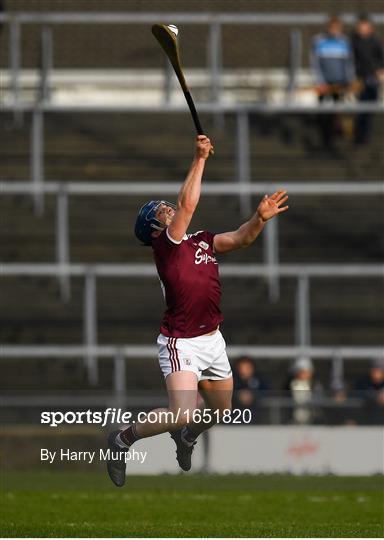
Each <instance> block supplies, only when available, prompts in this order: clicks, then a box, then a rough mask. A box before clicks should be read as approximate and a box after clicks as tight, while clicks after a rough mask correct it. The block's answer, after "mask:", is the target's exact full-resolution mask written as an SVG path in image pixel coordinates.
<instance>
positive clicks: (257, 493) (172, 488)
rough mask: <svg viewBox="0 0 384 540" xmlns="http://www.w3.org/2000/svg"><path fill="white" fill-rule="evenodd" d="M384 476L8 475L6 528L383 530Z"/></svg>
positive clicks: (323, 533) (23, 532)
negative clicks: (118, 479)
mask: <svg viewBox="0 0 384 540" xmlns="http://www.w3.org/2000/svg"><path fill="white" fill-rule="evenodd" d="M383 503H384V500H383V478H382V477H373V478H335V477H331V476H330V477H309V476H308V477H292V476H235V475H229V476H199V475H180V476H157V477H129V476H128V477H127V483H126V486H125V487H124V488H122V489H118V488H115V487H114V486H112V485H111V483H110V481H109V479H107V477H106V475H100V474H96V473H89V474H88V473H87V474H85V473H79V474H76V473H75V474H74V473H71V474H68V473H63V472H39V473H37V472H35V473H12V474H11V473H7V474H4V473H3V474H2V493H1V505H0V507H1V510H2V512H1V514H2V518H1V520H2V521H1V528H0V531H1V533H2V536H6V537H15V536H24V537H25V536H29V537H62V536H68V537H82V536H83V537H84V536H96V537H127V536H128V537H129V536H135V537H162V536H165V537H167V536H168V537H207V536H214V537H228V536H234V537H239V536H242V537H266V536H269V537H274V536H280V537H284V536H285V537H289V536H291V537H297V536H302V537H305V536H314V537H316V536H320V537H343V536H344V537H346V536H347V537H348V536H351V537H359V536H365V537H367V536H368V537H382V536H384V510H383Z"/></svg>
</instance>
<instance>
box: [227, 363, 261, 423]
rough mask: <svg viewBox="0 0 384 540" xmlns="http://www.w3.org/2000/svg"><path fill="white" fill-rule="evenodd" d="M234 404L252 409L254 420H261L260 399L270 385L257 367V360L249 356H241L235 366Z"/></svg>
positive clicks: (236, 406)
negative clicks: (258, 409)
mask: <svg viewBox="0 0 384 540" xmlns="http://www.w3.org/2000/svg"><path fill="white" fill-rule="evenodd" d="M233 386H234V395H233V405H234V407H235V408H238V409H250V410H251V411H252V420H253V422H257V421H259V419H260V418H259V411H257V408H258V406H257V405H258V403H257V402H258V400H259V398H260V397H261V396H262V395H263V392H265V391H266V390H268V389H269V385H268V383H267V381H266V379H265V378H264V376H262V375H261V374H260V373H259V372H258V371H257V368H256V363H255V361H254V360H253V359H252V358H250V357H248V356H240V357H239V358H238V359H237V360H236V362H235V365H234V367H233Z"/></svg>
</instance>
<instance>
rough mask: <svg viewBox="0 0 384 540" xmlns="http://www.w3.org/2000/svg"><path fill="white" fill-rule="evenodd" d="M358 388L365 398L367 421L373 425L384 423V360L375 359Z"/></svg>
mask: <svg viewBox="0 0 384 540" xmlns="http://www.w3.org/2000/svg"><path fill="white" fill-rule="evenodd" d="M358 390H359V392H360V394H361V395H362V397H363V398H364V400H365V413H366V421H365V422H364V423H367V424H372V425H377V424H379V425H382V424H384V361H383V360H375V361H373V362H372V363H371V364H370V366H369V371H368V373H367V375H366V376H365V377H364V378H363V379H362V380H361V381H360V382H359V384H358Z"/></svg>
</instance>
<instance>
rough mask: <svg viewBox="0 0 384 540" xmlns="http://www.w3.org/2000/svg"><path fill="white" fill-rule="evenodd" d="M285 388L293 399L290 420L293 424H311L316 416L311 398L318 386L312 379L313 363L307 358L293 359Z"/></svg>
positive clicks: (315, 393) (316, 392) (317, 390)
mask: <svg viewBox="0 0 384 540" xmlns="http://www.w3.org/2000/svg"><path fill="white" fill-rule="evenodd" d="M287 390H288V392H289V395H290V397H291V399H292V400H293V407H292V416H291V420H292V421H293V422H294V423H295V424H311V423H312V422H313V421H314V420H315V418H316V417H317V411H316V409H315V408H314V407H313V405H312V400H313V398H314V396H315V395H317V394H318V392H319V390H320V387H319V385H318V384H317V383H316V382H315V381H314V369H313V364H312V362H311V360H310V359H309V358H304V357H303V358H298V359H297V360H296V361H295V363H294V364H293V367H292V369H291V376H290V378H289V380H288V384H287Z"/></svg>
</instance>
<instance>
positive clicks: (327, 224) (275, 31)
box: [0, 0, 384, 421]
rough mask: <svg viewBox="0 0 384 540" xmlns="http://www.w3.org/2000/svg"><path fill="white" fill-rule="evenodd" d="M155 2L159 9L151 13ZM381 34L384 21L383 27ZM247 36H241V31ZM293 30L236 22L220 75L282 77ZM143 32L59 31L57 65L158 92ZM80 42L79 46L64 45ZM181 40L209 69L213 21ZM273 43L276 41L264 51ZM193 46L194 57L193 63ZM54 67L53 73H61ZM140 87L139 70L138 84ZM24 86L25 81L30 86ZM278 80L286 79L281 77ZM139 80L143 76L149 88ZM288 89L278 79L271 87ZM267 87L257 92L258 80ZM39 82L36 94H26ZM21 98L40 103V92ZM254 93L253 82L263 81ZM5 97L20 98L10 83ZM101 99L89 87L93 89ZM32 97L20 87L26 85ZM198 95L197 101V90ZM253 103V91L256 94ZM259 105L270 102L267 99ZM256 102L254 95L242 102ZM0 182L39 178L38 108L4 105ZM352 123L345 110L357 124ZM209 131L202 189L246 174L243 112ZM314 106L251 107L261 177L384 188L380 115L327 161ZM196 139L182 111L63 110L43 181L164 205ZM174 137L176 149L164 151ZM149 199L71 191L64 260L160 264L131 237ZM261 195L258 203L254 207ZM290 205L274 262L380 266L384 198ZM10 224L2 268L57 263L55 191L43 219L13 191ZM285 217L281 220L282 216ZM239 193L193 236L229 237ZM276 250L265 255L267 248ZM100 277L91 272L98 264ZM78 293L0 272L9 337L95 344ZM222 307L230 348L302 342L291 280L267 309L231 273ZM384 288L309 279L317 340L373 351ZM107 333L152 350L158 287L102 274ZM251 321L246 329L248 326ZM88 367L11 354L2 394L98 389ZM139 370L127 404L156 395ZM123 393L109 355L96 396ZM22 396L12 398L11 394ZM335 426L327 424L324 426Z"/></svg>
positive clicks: (318, 199) (1, 39)
mask: <svg viewBox="0 0 384 540" xmlns="http://www.w3.org/2000/svg"><path fill="white" fill-rule="evenodd" d="M154 5H155V2H151V7H152V9H154V8H153V6H154ZM331 5H332V2H328V1H324V0H322V1H313V2H311V11H312V12H314V13H316V12H321V13H324V12H327V10H328V9H329V8H330V7H331ZM5 7H6V9H8V10H11V11H12V12H19V11H20V12H21V11H29V12H31V11H34V12H43V11H47V10H49V11H72V10H73V11H85V10H90V11H92V10H94V11H95V12H97V11H98V10H100V9H102V10H103V11H127V10H129V11H132V12H137V13H138V12H140V11H142V12H145V11H146V2H122V1H119V0H118V1H113V2H112V1H103V2H100V1H96V0H90V1H87V2H84V1H82V0H81V1H76V2H74V1H71V0H70V1H66V2H60V1H58V2H56V3H55V9H54V10H53V9H52V5H51V3H50V2H44V1H33V0H32V1H28V2H27V1H22V0H20V1H19V0H13V1H12V2H11V1H9V2H6V3H5ZM359 8H360V2H358V1H353V0H352V1H348V2H344V1H340V2H339V11H340V12H344V11H345V12H348V13H351V12H357V11H358V9H359ZM175 9H177V11H185V12H188V11H191V4H190V3H188V2H184V1H178V2H174V1H165V2H164V1H163V2H160V1H159V2H158V5H157V6H156V11H159V12H160V11H166V12H170V11H174V10H175ZM205 9H206V10H207V11H220V12H221V13H225V12H233V11H236V12H244V13H245V12H247V10H248V9H249V4H248V2H245V1H238V2H235V1H233V0H230V1H229V0H228V1H225V0H220V2H209V1H208V2H206V3H205ZM365 9H367V10H371V11H372V12H378V13H379V12H380V2H378V1H376V0H370V1H369V2H367V6H366V7H365ZM271 11H274V12H279V11H284V12H286V13H291V14H295V13H297V12H299V11H302V2H298V1H284V2H282V1H276V2H274V3H273V10H272V8H271V3H270V2H266V1H260V2H258V12H260V13H270V12H271ZM380 28H382V27H380ZM319 29H320V25H319V26H318V27H317V26H316V25H311V26H308V27H302V28H301V31H302V39H303V51H304V53H303V56H302V60H303V69H304V70H305V69H307V67H308V66H307V63H308V59H307V56H308V55H307V54H305V51H307V49H308V48H309V43H310V39H311V37H312V36H313V34H314V33H316V32H317V31H318V30H319ZM240 30H241V32H240ZM290 30H291V28H290V26H288V25H278V24H274V25H265V26H264V25H263V26H258V27H257V31H255V27H253V26H244V27H241V29H240V28H239V27H237V26H233V25H228V26H226V27H225V28H223V34H222V38H223V43H224V49H223V68H224V69H225V70H229V71H231V70H234V71H236V70H237V69H239V68H241V69H256V70H261V73H267V74H268V73H269V72H271V71H272V70H283V71H284V72H285V71H286V70H287V67H288V63H289V59H288V53H287V51H288V48H287V44H288V43H289V39H290ZM40 31H41V25H38V24H37V25H26V26H25V28H23V34H22V35H23V39H22V49H21V58H22V65H23V69H36V68H37V67H38V66H39V65H40V57H39V55H40ZM8 32H9V29H8V26H6V25H5V27H4V28H3V32H2V33H1V34H0V66H1V69H3V70H4V69H5V68H6V67H7V65H8V55H9V52H10V51H9V50H8V39H9V33H8ZM143 32H144V25H141V26H139V27H136V26H132V25H131V26H129V32H127V26H126V25H123V24H122V25H114V26H113V32H111V28H110V26H108V25H92V24H76V25H71V24H68V25H56V26H54V30H53V42H54V48H53V50H54V69H55V70H72V76H73V73H75V72H77V73H78V75H79V77H80V78H81V77H84V71H85V70H102V73H104V76H105V73H106V71H105V70H106V69H116V70H119V71H121V70H128V71H130V72H132V71H134V72H137V73H139V74H140V70H142V71H143V72H144V71H148V70H155V69H156V70H158V71H159V74H160V77H159V78H158V81H160V82H159V83H158V87H159V88H158V91H159V92H160V90H161V88H162V87H161V84H162V83H161V81H162V73H163V71H162V70H159V69H158V67H159V65H161V66H162V65H163V64H164V61H163V59H162V57H161V52H160V51H159V50H158V48H157V47H156V45H155V44H154V43H152V41H151V39H149V38H148V36H147V35H145V38H144V36H143ZM69 36H70V39H69V38H68V37H69ZM183 40H184V41H183V42H184V43H190V44H191V45H190V46H188V47H185V48H183V59H184V64H185V66H186V67H187V68H190V69H201V68H204V67H205V65H206V56H207V54H206V42H207V40H208V30H207V27H205V26H201V27H200V26H196V25H193V24H191V25H189V26H188V25H186V27H185V32H184V31H183ZM266 43H273V47H267V46H266V45H265V44H266ZM184 51H185V54H184ZM54 76H55V74H54V73H53V75H52V78H53V79H54ZM139 79H140V77H139ZM22 80H24V79H22ZM274 80H278V79H274ZM141 84H142V83H141ZM249 84H250V83H249V80H247V82H246V83H243V82H242V79H241V77H240V78H238V79H237V86H236V92H237V93H236V96H237V97H239V96H240V99H241V96H242V95H243V94H242V91H243V90H244V89H245V90H246V91H247V92H248V94H249V91H251V92H252V91H255V89H254V88H253V87H252V86H251V87H250V86H249ZM273 84H274V85H275V84H280V85H281V83H275V82H274V83H273ZM257 85H258V86H257V88H258V91H260V85H259V83H257ZM26 86H28V85H26ZM31 88H32V90H33V91H32V92H31V93H28V92H26V93H25V94H23V95H25V96H27V97H28V99H34V97H35V95H34V93H33V92H35V91H36V88H35V87H34V86H33V85H32V86H31ZM255 88H256V87H255ZM8 90H9V89H8ZM93 90H95V88H94V87H91V88H90V92H92V91H93ZM23 91H25V88H24V87H23ZM196 91H197V95H198V97H199V98H200V97H201V98H202V99H203V100H204V96H205V95H206V92H207V88H206V86H204V85H202V87H201V89H199V87H198V84H196ZM199 92H200V93H199ZM248 94H247V95H248ZM257 95H258V96H259V95H260V94H257ZM246 99H248V98H246ZM1 115H2V120H3V121H2V123H1V125H0V136H1V139H2V144H1V145H0V162H1V165H0V179H1V180H6V181H11V182H20V181H26V180H28V179H29V178H30V159H31V149H30V130H31V121H32V120H31V115H30V113H29V112H26V113H24V114H23V120H22V123H21V125H20V124H17V123H16V124H14V116H13V113H12V111H11V109H10V108H8V109H7V111H6V112H1ZM351 118H352V117H351V116H350V115H348V114H346V115H344V121H345V124H346V126H348V125H349V126H350V125H351ZM202 119H203V124H204V125H205V126H206V128H207V132H209V133H210V134H211V136H212V138H213V139H214V141H215V146H216V148H217V153H216V156H215V157H214V158H212V159H211V160H210V162H209V164H208V167H207V173H206V176H205V178H206V181H207V182H217V181H219V182H225V183H228V184H230V183H231V182H233V181H234V180H237V175H238V170H237V164H236V163H237V162H236V155H237V154H236V147H235V145H234V139H235V137H236V133H237V131H236V129H237V125H236V119H235V116H234V115H233V114H231V113H227V114H225V115H224V116H223V117H222V118H221V120H220V118H219V121H218V119H217V118H216V119H215V118H214V117H213V116H211V115H208V114H205V115H203V116H202ZM315 120H316V118H315V113H312V114H305V115H300V114H293V113H289V114H287V113H284V114H281V115H273V116H271V115H270V114H256V113H251V114H250V116H249V126H250V170H251V178H250V179H251V182H252V183H253V184H257V183H259V182H263V183H273V184H274V185H275V184H281V185H282V186H284V184H285V183H286V182H298V183H302V184H303V186H305V185H306V184H307V183H308V182H320V183H324V184H325V183H329V182H336V181H337V182H338V183H345V184H346V185H347V184H349V183H351V182H359V183H361V184H362V186H363V184H364V183H368V182H378V181H380V180H382V178H383V169H384V167H383V166H384V155H383V152H382V141H383V136H384V124H383V122H382V121H380V120H382V115H381V114H377V115H375V124H374V130H375V131H374V136H373V138H372V142H371V143H370V144H369V145H367V146H364V147H362V148H359V149H358V150H355V149H354V148H353V145H352V141H351V140H350V139H349V138H348V137H346V139H345V140H343V141H341V143H340V150H339V153H338V154H337V155H324V154H323V153H321V152H320V151H318V150H317V149H316V148H313V144H312V141H313V137H314V136H315ZM192 137H193V131H192V128H191V125H190V119H189V118H188V116H187V115H186V114H184V113H167V114H166V115H164V114H163V113H159V114H153V113H151V114H148V113H145V112H140V113H133V114H132V113H107V112H105V110H104V111H97V110H96V112H92V113H90V112H79V113H70V112H66V113H59V112H48V113H45V115H44V174H45V181H47V182H49V181H60V182H62V183H63V185H65V184H66V183H68V182H74V183H77V182H79V181H82V182H92V183H101V182H104V183H105V182H107V181H115V182H127V183H129V182H137V181H140V182H156V183H158V185H159V196H161V194H162V192H161V185H162V182H164V181H167V182H180V181H181V180H182V179H183V177H184V175H185V172H186V168H187V166H188V162H189V160H190V156H191V140H192ZM165 141H166V142H165ZM143 198H145V197H143V196H142V195H138V194H136V195H129V196H128V195H126V196H116V195H115V196H113V195H105V196H96V195H88V196H86V197H84V196H83V195H70V197H69V203H68V204H69V206H68V208H69V235H70V236H69V239H70V242H69V260H70V262H71V263H84V264H87V265H94V264H97V263H100V262H102V263H111V264H112V263H131V262H140V263H149V262H150V259H151V255H150V250H149V249H146V248H142V247H141V246H139V245H138V244H137V241H136V240H135V238H134V236H133V232H132V222H133V220H134V218H135V213H136V210H137V208H138V207H139V205H140V202H141V201H142V200H143ZM258 198H259V197H258V196H256V195H253V196H252V200H251V202H252V204H251V206H252V207H254V206H255V205H256V204H257V200H258ZM291 205H292V208H294V211H292V212H291V213H290V214H289V215H288V216H287V217H286V219H284V220H283V219H281V220H280V221H279V225H278V237H279V261H280V262H281V263H284V264H299V265H300V264H314V263H327V264H335V265H339V264H352V263H359V264H376V265H377V264H380V262H381V261H382V259H383V251H384V245H383V235H382V231H383V225H384V223H383V212H382V209H383V196H382V195H380V196H377V195H367V194H362V195H353V196H345V195H343V193H340V194H338V195H334V196H332V197H331V196H326V195H313V194H312V195H296V196H295V197H293V198H292V202H291ZM0 211H1V214H2V216H3V226H2V231H1V246H0V249H1V260H2V261H3V262H4V263H7V264H10V263H35V264H37V263H40V264H41V263H54V262H55V260H56V247H55V246H56V233H55V228H56V213H57V209H56V196H54V195H45V197H44V212H43V213H42V215H41V216H39V217H37V216H36V214H35V212H34V205H33V199H32V198H31V196H30V195H26V194H7V193H3V194H2V195H1V197H0ZM284 218H285V216H284ZM242 219H243V218H242V215H241V207H240V204H239V198H238V197H236V196H235V197H234V196H224V195H222V196H220V198H219V199H217V198H216V197H212V196H203V198H202V204H201V207H200V208H199V211H198V213H197V215H196V217H195V219H194V228H195V229H196V230H199V229H200V228H201V227H204V228H208V229H211V230H214V231H216V230H217V231H221V230H224V229H229V228H233V227H236V226H237V224H239V223H240V222H241V220H242ZM264 247H265V246H264ZM263 260H264V259H263V243H262V242H261V241H260V242H259V243H258V244H257V245H255V247H254V248H252V249H251V250H246V251H244V252H238V253H233V254H231V255H229V256H227V257H226V258H225V262H228V263H244V264H245V263H258V264H262V262H263ZM90 268H91V266H90ZM70 286H71V294H70V298H69V299H68V301H67V302H65V301H63V299H62V298H61V296H60V287H59V282H58V279H57V278H56V277H53V276H50V277H49V276H23V275H14V276H10V275H7V276H5V277H3V292H2V301H1V315H0V321H1V333H0V336H1V337H0V340H1V342H2V343H3V344H6V345H26V346H28V345H37V344H40V345H50V344H55V345H73V344H81V343H82V342H83V339H84V328H83V323H84V320H83V309H84V306H83V294H84V278H83V277H72V278H71V280H70ZM223 286H224V291H223V292H224V296H223V311H224V314H225V315H226V322H225V324H224V326H223V330H224V334H225V337H226V339H227V341H228V343H229V344H233V345H260V346H261V345H262V346H269V345H272V344H275V345H276V344H278V345H287V346H290V345H294V344H295V315H294V314H295V308H294V306H295V295H296V281H295V280H294V279H290V278H282V279H281V283H280V295H279V298H278V299H277V301H275V302H271V301H270V296H269V288H268V283H267V282H266V280H264V279H262V278H257V279H255V278H242V279H239V278H235V277H227V278H224V279H223ZM382 293H383V283H382V279H380V277H375V278H369V279H368V278H366V279H365V278H357V277H354V278H348V279H346V278H342V277H329V278H326V279H325V278H311V280H310V300H311V343H312V344H313V345H315V346H339V345H347V346H350V347H353V346H367V347H373V346H374V347H377V348H380V346H381V345H382V343H383V315H384V313H383V305H382V297H383V295H382ZM96 298H97V339H98V343H100V344H105V345H118V346H119V345H124V344H130V343H134V344H141V345H147V344H152V343H153V342H154V337H155V336H156V333H157V329H158V323H159V317H160V314H161V312H162V310H163V299H162V296H161V291H160V287H159V285H158V283H157V280H156V278H150V279H149V278H143V277H135V278H126V277H118V278H116V277H114V278H111V277H98V278H97V296H96ZM244 321H246V324H244ZM79 360H80V356H79V357H78V358H77V359H68V358H67V359H56V358H53V357H52V358H49V357H48V358H33V359H28V360H25V363H23V369H22V370H20V364H21V362H23V359H22V358H12V359H10V358H6V357H4V358H2V359H1V363H2V367H4V368H5V369H4V373H6V375H4V377H1V382H0V384H1V388H2V389H3V390H6V391H7V392H8V393H10V394H11V393H12V392H13V393H15V392H16V391H20V392H21V391H24V390H30V391H35V392H36V391H41V390H43V389H47V388H52V389H55V388H57V389H58V390H59V391H60V392H63V393H65V392H68V391H85V390H87V391H88V390H89V382H88V378H87V372H86V369H85V367H84V363H83V362H79ZM127 362H129V366H130V367H129V375H125V386H126V389H127V390H128V391H129V394H130V395H135V391H136V392H138V389H140V393H142V394H143V395H147V394H146V392H147V391H148V392H149V391H151V392H152V393H151V392H149V394H148V395H153V394H154V393H157V394H158V393H159V392H160V390H159V389H160V387H161V377H160V371H159V370H158V368H157V365H156V363H155V362H154V361H153V358H150V357H147V358H130V359H129V360H127ZM331 362H332V358H329V359H328V361H323V360H322V361H316V360H315V368H316V375H317V377H318V378H319V380H320V381H321V382H322V384H323V386H324V387H325V388H327V389H329V388H330V380H331V378H332V366H331ZM260 364H261V365H262V366H263V372H265V373H266V374H267V375H268V376H269V378H270V379H271V380H272V381H273V384H272V386H273V390H274V391H278V390H281V388H282V387H283V384H284V379H285V377H286V373H287V370H288V367H289V359H288V358H286V359H275V360H273V361H271V362H269V361H267V360H264V361H260ZM345 364H346V366H345V377H346V380H347V386H348V387H349V388H351V391H352V390H353V387H354V381H355V380H357V379H358V378H359V377H360V376H362V374H363V373H365V371H366V365H367V358H366V357H364V356H362V357H361V358H358V359H357V360H354V361H353V362H346V363H345ZM113 384H114V379H113V372H112V370H111V361H110V360H106V359H103V358H101V359H99V377H98V380H97V383H96V384H95V385H94V386H93V389H94V390H95V391H99V392H107V391H109V390H110V389H111V387H112V386H113ZM16 393H17V392H16ZM327 420H328V421H329V419H328V418H327Z"/></svg>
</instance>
